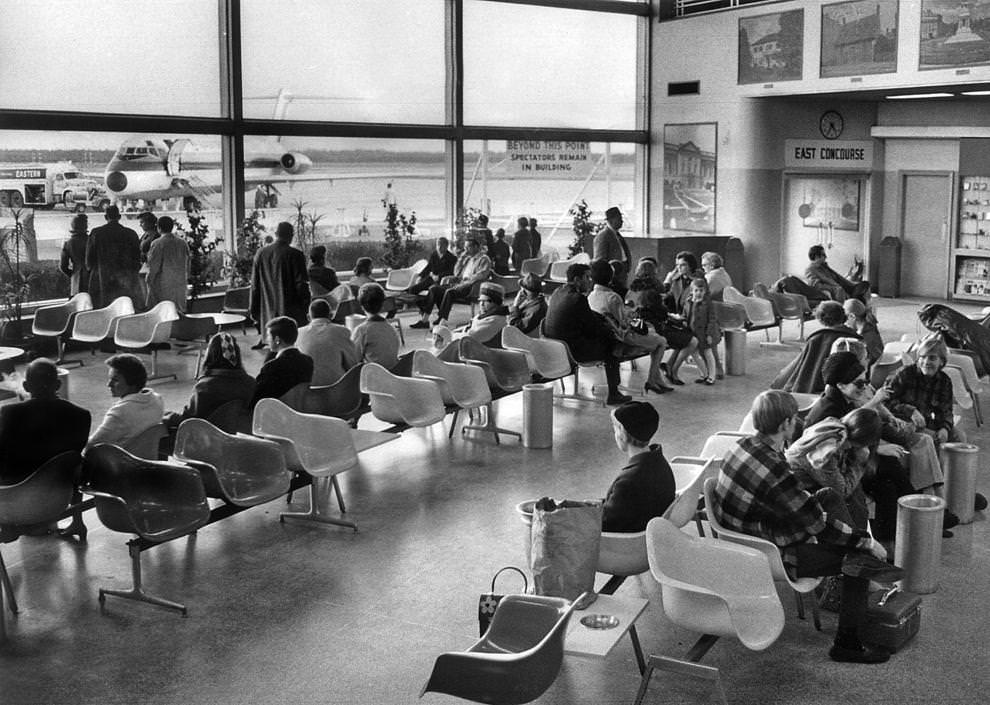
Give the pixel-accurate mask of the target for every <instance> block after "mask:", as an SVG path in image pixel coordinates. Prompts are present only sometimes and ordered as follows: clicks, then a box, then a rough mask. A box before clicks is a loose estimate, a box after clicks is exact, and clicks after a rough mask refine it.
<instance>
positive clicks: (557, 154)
mask: <svg viewBox="0 0 990 705" xmlns="http://www.w3.org/2000/svg"><path fill="white" fill-rule="evenodd" d="M505 148H506V161H505V163H506V166H507V168H508V172H509V174H511V175H512V176H516V177H523V178H529V179H541V178H546V179H559V178H560V177H562V176H563V177H569V176H573V177H584V176H587V175H588V173H589V172H590V171H591V166H592V157H591V146H590V144H589V143H588V142H564V141H559V140H508V141H507V142H506V145H505Z"/></svg>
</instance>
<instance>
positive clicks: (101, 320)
mask: <svg viewBox="0 0 990 705" xmlns="http://www.w3.org/2000/svg"><path fill="white" fill-rule="evenodd" d="M132 313H134V303H133V302H132V301H131V297H129V296H118V297H117V298H116V299H114V300H113V301H111V302H110V304H109V305H108V306H105V307H104V308H94V309H90V310H89V311H80V312H79V313H77V314H76V317H75V319H74V320H73V321H72V335H70V336H69V338H70V339H72V340H74V341H76V342H78V343H86V344H87V345H90V346H93V350H92V352H93V354H94V355H95V354H96V349H95V346H96V344H97V343H99V342H100V341H102V340H105V339H106V338H111V337H113V335H114V331H115V329H116V325H117V321H118V320H119V319H120V318H121V317H122V316H129V315H131V314H132ZM79 364H80V365H81V364H82V362H81V361H80V363H79Z"/></svg>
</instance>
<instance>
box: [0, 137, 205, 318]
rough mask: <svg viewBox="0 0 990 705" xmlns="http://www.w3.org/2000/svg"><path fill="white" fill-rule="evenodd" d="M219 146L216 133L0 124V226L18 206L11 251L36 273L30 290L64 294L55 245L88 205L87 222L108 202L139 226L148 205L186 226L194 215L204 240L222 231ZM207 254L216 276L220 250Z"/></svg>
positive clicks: (1, 273)
mask: <svg viewBox="0 0 990 705" xmlns="http://www.w3.org/2000/svg"><path fill="white" fill-rule="evenodd" d="M219 149H220V138H219V137H218V136H216V135H206V136H204V135H196V136H189V135H134V134H122V133H92V132H34V131H13V130H6V131H2V132H0V204H2V205H7V206H11V208H10V209H7V208H3V209H0V213H2V215H0V230H3V229H6V228H9V227H10V226H12V225H13V224H14V213H15V212H17V217H18V218H19V220H20V222H21V224H22V225H23V226H24V233H25V235H26V237H25V238H24V242H22V243H21V244H22V248H20V251H19V253H17V254H19V256H20V259H21V262H22V263H24V264H25V266H27V267H28V269H29V270H30V272H31V273H37V274H38V276H34V277H32V278H31V280H30V287H31V288H30V293H29V299H31V300H42V299H52V298H59V297H65V296H68V294H69V280H68V278H67V277H65V276H63V275H62V274H61V273H60V272H59V271H58V260H59V256H60V253H61V251H62V245H63V243H64V242H65V241H66V239H67V237H68V235H69V232H70V229H71V228H72V225H73V222H74V221H75V220H76V218H77V216H79V215H80V214H86V216H87V222H86V223H85V227H86V230H87V231H89V230H92V229H93V228H95V227H97V226H99V225H102V224H103V223H104V217H103V214H102V211H103V210H105V208H106V206H107V205H109V204H110V203H117V204H118V205H119V206H120V208H121V211H122V212H123V218H122V220H121V222H122V224H124V225H126V226H127V227H129V228H132V229H133V230H134V231H135V232H136V233H137V234H138V235H140V234H141V232H142V229H141V226H140V225H139V221H138V216H139V215H140V214H141V213H142V212H143V211H145V210H150V211H152V212H153V213H154V214H155V215H156V216H163V215H169V216H172V218H174V219H175V222H176V225H177V227H178V228H180V229H182V230H184V231H186V232H189V231H190V230H191V225H190V221H189V217H188V216H189V215H190V214H192V215H193V216H195V217H198V218H201V222H202V225H204V226H205V227H207V228H208V237H207V240H208V241H213V240H214V239H215V238H220V239H221V240H222V239H223V236H224V228H223V219H222V216H221V210H220V205H221V200H222V192H223V188H222V184H221V183H220V173H219V161H218V155H219ZM170 157H172V158H171V160H170ZM211 160H212V161H211ZM111 187H112V188H111ZM195 206H198V207H199V208H198V210H197V209H196V208H195ZM187 207H188V210H187ZM77 224H78V222H77ZM222 249H223V247H222V246H221V247H220V250H221V251H222ZM7 252H8V253H9V252H10V249H9V248H8V249H7ZM211 261H212V262H213V263H214V266H213V267H212V269H205V270H204V271H206V274H204V276H205V277H207V278H210V277H212V278H213V279H214V280H216V281H220V280H222V278H223V277H222V272H221V270H220V267H221V265H222V261H221V258H220V254H219V253H217V254H216V255H213V256H212V259H211ZM4 266H5V260H4V258H3V257H0V282H2V281H4V280H5V279H6V278H7V277H9V275H10V272H9V271H7V270H6V269H5V268H4ZM197 271H198V270H197ZM142 303H143V302H142Z"/></svg>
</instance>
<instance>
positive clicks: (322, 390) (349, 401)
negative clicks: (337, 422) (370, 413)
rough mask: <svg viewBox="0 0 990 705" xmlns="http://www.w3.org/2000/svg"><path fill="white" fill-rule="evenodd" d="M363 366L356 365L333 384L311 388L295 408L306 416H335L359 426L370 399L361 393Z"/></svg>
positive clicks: (362, 364) (361, 364)
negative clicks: (358, 423)
mask: <svg viewBox="0 0 990 705" xmlns="http://www.w3.org/2000/svg"><path fill="white" fill-rule="evenodd" d="M363 366H364V363H360V364H357V365H355V366H354V367H352V368H351V369H349V370H347V372H345V373H344V376H343V377H341V378H340V379H338V380H337V381H336V382H334V383H333V384H328V385H326V386H322V387H310V388H309V389H307V390H306V393H305V394H304V395H302V398H301V401H300V402H298V403H299V404H300V406H299V407H294V408H296V410H297V411H302V412H303V413H306V414H321V415H323V416H335V417H337V418H338V419H343V420H344V421H347V422H348V423H349V424H350V425H351V426H352V427H354V426H357V422H358V419H360V418H361V415H362V414H363V413H365V412H366V411H367V410H368V409H369V406H368V398H367V397H366V396H365V395H364V394H362V393H361V368H362V367H363ZM290 406H292V405H291V404H290Z"/></svg>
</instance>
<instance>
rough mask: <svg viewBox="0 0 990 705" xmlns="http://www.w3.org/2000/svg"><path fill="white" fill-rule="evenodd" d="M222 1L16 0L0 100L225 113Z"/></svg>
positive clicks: (8, 15) (3, 35) (1, 25)
mask: <svg viewBox="0 0 990 705" xmlns="http://www.w3.org/2000/svg"><path fill="white" fill-rule="evenodd" d="M217 27H218V16H217V3H216V2H203V0H168V1H167V2H143V3H141V4H140V11H139V12H136V11H135V4H134V2H133V0H96V1H93V0H60V2H51V0H18V2H5V3H4V4H3V20H2V21H0V46H2V47H3V50H2V54H3V60H2V61H0V105H3V106H4V107H7V108H22V109H32V108H34V109H41V110H79V111H94V112H110V113H136V114H162V115H202V116H210V117H213V116H217V115H219V114H220V79H219V76H220V67H219V55H220V50H219V38H218V37H219V32H218V30H217Z"/></svg>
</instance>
